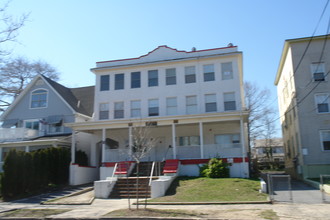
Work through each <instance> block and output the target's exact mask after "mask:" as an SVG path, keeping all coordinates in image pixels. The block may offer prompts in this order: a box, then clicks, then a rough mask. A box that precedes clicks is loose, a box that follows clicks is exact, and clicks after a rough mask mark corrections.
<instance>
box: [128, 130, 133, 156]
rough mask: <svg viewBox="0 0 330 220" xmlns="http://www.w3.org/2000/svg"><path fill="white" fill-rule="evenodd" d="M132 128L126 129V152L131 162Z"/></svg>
mask: <svg viewBox="0 0 330 220" xmlns="http://www.w3.org/2000/svg"><path fill="white" fill-rule="evenodd" d="M132 138H133V137H132V126H129V127H128V150H129V157H130V160H132V150H133V149H132V147H133V139H132Z"/></svg>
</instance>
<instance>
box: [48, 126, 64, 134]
mask: <svg viewBox="0 0 330 220" xmlns="http://www.w3.org/2000/svg"><path fill="white" fill-rule="evenodd" d="M56 125H57V124H50V125H48V133H49V134H60V133H63V130H64V126H63V125H62V124H61V125H60V126H56ZM56 128H59V129H60V130H59V131H56ZM52 129H55V131H52Z"/></svg>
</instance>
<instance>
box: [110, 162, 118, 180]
mask: <svg viewBox="0 0 330 220" xmlns="http://www.w3.org/2000/svg"><path fill="white" fill-rule="evenodd" d="M117 166H118V163H116V164H115V167H114V168H113V172H112V176H111V183H112V181H113V178H114V177H115V172H116V170H117Z"/></svg>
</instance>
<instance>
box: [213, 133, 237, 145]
mask: <svg viewBox="0 0 330 220" xmlns="http://www.w3.org/2000/svg"><path fill="white" fill-rule="evenodd" d="M215 143H216V144H219V145H221V146H223V147H239V145H237V144H239V143H240V135H239V134H218V135H215Z"/></svg>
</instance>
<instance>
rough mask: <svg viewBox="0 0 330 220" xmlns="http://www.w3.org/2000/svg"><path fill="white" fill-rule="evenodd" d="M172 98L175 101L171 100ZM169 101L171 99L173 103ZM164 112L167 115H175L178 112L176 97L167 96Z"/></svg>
mask: <svg viewBox="0 0 330 220" xmlns="http://www.w3.org/2000/svg"><path fill="white" fill-rule="evenodd" d="M173 100H175V101H173ZM171 101H173V103H172V102H171ZM166 114H167V115H177V114H178V99H177V97H167V98H166Z"/></svg>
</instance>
